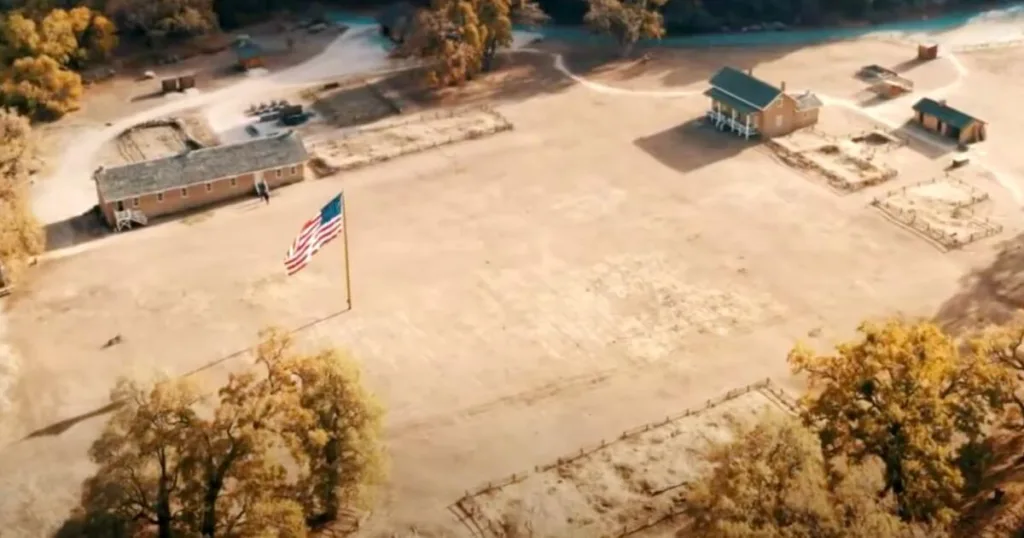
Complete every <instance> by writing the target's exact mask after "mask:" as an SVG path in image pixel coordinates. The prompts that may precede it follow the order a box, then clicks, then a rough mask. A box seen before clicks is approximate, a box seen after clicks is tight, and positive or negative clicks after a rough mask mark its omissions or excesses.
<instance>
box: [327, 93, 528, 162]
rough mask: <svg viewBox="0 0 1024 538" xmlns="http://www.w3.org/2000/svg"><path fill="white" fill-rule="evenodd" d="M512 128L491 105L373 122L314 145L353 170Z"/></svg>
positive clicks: (333, 160)
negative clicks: (391, 120) (489, 106)
mask: <svg viewBox="0 0 1024 538" xmlns="http://www.w3.org/2000/svg"><path fill="white" fill-rule="evenodd" d="M511 129H512V124H511V123H510V122H509V121H508V120H507V119H505V118H504V117H503V116H502V115H501V114H499V113H498V112H496V111H494V110H493V109H491V108H484V107H473V108H468V109H452V110H442V111H435V112H424V113H420V114H416V115H414V116H403V117H402V118H401V119H400V120H398V121H393V122H382V123H376V124H371V125H369V126H367V127H365V128H359V129H356V130H355V131H354V132H350V133H348V134H345V135H342V136H340V137H338V138H328V139H326V140H322V139H321V141H318V142H317V143H315V144H313V145H312V150H313V152H314V153H315V154H316V155H317V156H319V157H320V158H321V159H323V160H324V162H325V163H326V164H327V166H329V167H331V168H333V169H336V170H351V169H353V168H358V167H360V166H365V165H367V164H372V163H377V162H381V161H385V160H388V159H394V158H395V157H400V156H402V155H408V154H410V153H416V152H420V151H426V150H428V149H433V148H437V147H439V146H444V145H448V144H453V143H456V142H461V141H463V140H473V139H477V138H481V137H484V136H488V135H492V134H496V133H499V132H503V131H508V130H511Z"/></svg>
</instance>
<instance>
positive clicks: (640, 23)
mask: <svg viewBox="0 0 1024 538" xmlns="http://www.w3.org/2000/svg"><path fill="white" fill-rule="evenodd" d="M667 2H668V0H587V13H586V15H584V18H583V20H584V22H586V23H587V25H589V26H590V27H592V28H594V29H595V30H598V31H600V32H604V33H606V34H608V35H610V36H612V37H613V38H615V41H616V42H617V43H618V44H619V48H620V50H621V51H622V55H623V56H628V55H629V54H630V53H631V52H633V47H634V46H635V45H636V43H637V42H638V41H640V40H641V39H661V38H662V37H664V36H665V20H664V18H663V17H662V16H661V11H660V9H661V8H662V7H664V5H665V4H666V3H667Z"/></svg>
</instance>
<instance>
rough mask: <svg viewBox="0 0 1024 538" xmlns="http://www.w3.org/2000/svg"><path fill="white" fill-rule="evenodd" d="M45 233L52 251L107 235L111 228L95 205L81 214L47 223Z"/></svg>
mask: <svg viewBox="0 0 1024 538" xmlns="http://www.w3.org/2000/svg"><path fill="white" fill-rule="evenodd" d="M43 233H44V234H45V236H46V251H47V252H51V251H54V250H60V249H63V248H68V247H73V246H76V245H80V244H83V243H88V242H89V241H93V240H95V239H100V238H102V237H106V236H107V235H109V233H110V229H109V228H108V227H107V225H106V224H105V223H104V222H103V219H102V218H101V217H100V210H99V208H98V207H97V206H93V207H92V209H89V210H88V211H86V212H85V213H82V214H81V215H76V216H74V217H71V218H69V219H66V220H62V221H60V222H54V223H52V224H47V225H46V226H45V227H44V228H43Z"/></svg>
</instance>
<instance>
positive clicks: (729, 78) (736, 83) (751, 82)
mask: <svg viewBox="0 0 1024 538" xmlns="http://www.w3.org/2000/svg"><path fill="white" fill-rule="evenodd" d="M710 83H711V85H712V86H713V87H715V88H717V89H719V90H722V91H724V92H725V93H728V94H731V95H732V96H733V97H735V98H739V99H740V100H742V101H745V102H746V103H747V106H753V107H754V108H756V109H757V110H764V109H765V107H767V106H768V105H769V104H770V103H771V102H772V101H774V100H775V98H776V97H778V96H779V94H781V93H782V90H780V89H779V88H776V87H775V86H772V85H771V84H768V83H767V82H764V81H762V80H758V79H756V78H754V77H753V76H752V75H748V74H746V73H744V72H743V71H740V70H739V69H735V68H733V67H723V68H722V69H720V70H719V71H718V72H717V73H715V76H713V77H711V81H710Z"/></svg>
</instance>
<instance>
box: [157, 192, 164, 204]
mask: <svg viewBox="0 0 1024 538" xmlns="http://www.w3.org/2000/svg"><path fill="white" fill-rule="evenodd" d="M156 201H157V202H163V201H164V193H162V192H158V193H156Z"/></svg>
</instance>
